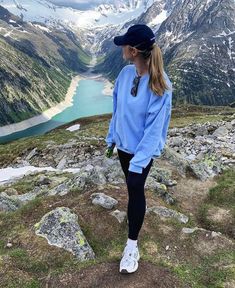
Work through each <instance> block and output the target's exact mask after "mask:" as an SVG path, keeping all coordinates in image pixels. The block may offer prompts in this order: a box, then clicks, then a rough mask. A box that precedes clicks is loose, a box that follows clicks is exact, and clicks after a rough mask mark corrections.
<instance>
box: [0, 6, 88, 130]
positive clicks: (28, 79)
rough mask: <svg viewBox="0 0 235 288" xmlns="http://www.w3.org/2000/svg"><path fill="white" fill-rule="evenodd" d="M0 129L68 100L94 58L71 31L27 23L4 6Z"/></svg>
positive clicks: (0, 42)
mask: <svg viewBox="0 0 235 288" xmlns="http://www.w3.org/2000/svg"><path fill="white" fill-rule="evenodd" d="M0 27H1V28H0V47H1V49H0V73H1V77H0V88H1V89H0V126H4V125H7V124H11V123H16V122H20V121H22V120H25V119H27V118H30V117H33V116H35V115H38V114H40V113H41V112H42V111H44V110H46V109H48V108H50V107H52V106H54V105H56V104H57V103H59V102H61V101H62V100H64V98H65V95H66V92H67V89H68V87H69V85H70V81H71V78H72V76H73V75H75V74H77V73H78V72H83V71H86V70H87V64H88V63H89V60H90V56H89V55H88V54H87V53H86V52H84V51H83V50H82V48H81V46H80V44H79V43H78V40H77V39H76V37H75V35H74V34H73V33H72V32H71V31H69V30H66V29H64V30H61V29H59V30H57V29H49V28H47V27H46V26H45V25H42V24H39V23H27V22H24V21H22V20H21V19H20V18H19V17H17V16H14V15H13V14H11V13H10V12H9V11H8V10H6V9H5V8H3V7H2V6H0Z"/></svg>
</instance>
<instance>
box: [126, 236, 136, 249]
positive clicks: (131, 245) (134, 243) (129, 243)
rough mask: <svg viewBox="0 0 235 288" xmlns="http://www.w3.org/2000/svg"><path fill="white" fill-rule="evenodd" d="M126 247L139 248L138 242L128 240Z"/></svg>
mask: <svg viewBox="0 0 235 288" xmlns="http://www.w3.org/2000/svg"><path fill="white" fill-rule="evenodd" d="M126 245H127V246H128V247H130V248H136V247H137V240H132V239H129V238H128V239H127V241H126Z"/></svg>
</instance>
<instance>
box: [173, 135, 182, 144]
mask: <svg viewBox="0 0 235 288" xmlns="http://www.w3.org/2000/svg"><path fill="white" fill-rule="evenodd" d="M182 143H183V139H182V137H181V136H177V137H173V138H171V145H172V146H177V147H180V146H181V145H182Z"/></svg>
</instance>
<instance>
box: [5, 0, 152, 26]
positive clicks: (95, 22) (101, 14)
mask: <svg viewBox="0 0 235 288" xmlns="http://www.w3.org/2000/svg"><path fill="white" fill-rule="evenodd" d="M153 2H154V0H124V1H115V2H114V3H113V4H112V3H110V4H101V5H99V6H97V7H95V9H92V10H87V11H79V10H77V9H73V8H71V7H63V6H58V5H55V4H53V3H51V2H50V1H46V0H21V1H17V0H0V5H2V6H3V7H4V8H6V9H8V10H9V11H10V12H11V13H13V14H15V15H18V16H20V17H21V18H22V19H23V20H24V21H38V22H43V23H45V24H47V25H58V26H60V25H66V26H67V27H70V28H73V29H76V28H94V27H98V26H99V27H100V26H108V25H118V24H120V23H123V24H124V23H126V22H127V21H131V20H133V19H135V18H136V17H138V16H140V15H141V14H142V13H143V12H145V11H146V10H147V9H148V8H149V7H150V6H151V5H152V4H153Z"/></svg>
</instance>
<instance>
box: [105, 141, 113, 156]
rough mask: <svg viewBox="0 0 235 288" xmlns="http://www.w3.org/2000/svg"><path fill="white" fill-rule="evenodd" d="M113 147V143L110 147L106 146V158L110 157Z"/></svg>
mask: <svg viewBox="0 0 235 288" xmlns="http://www.w3.org/2000/svg"><path fill="white" fill-rule="evenodd" d="M114 147H115V144H114V143H113V144H112V146H111V147H108V148H107V149H106V150H105V156H106V157H108V158H111V157H112V155H113V149H114Z"/></svg>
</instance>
